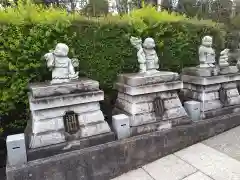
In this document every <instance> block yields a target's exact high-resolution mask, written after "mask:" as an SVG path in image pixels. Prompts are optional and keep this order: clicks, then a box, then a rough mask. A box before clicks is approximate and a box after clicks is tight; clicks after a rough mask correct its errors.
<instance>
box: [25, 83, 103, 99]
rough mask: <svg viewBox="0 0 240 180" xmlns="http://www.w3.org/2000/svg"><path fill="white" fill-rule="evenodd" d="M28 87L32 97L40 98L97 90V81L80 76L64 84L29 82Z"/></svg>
mask: <svg viewBox="0 0 240 180" xmlns="http://www.w3.org/2000/svg"><path fill="white" fill-rule="evenodd" d="M29 89H30V92H31V94H32V96H33V97H34V98H40V97H48V96H59V95H64V94H73V93H81V92H89V91H95V90H99V83H98V82H97V81H94V80H91V79H88V78H80V79H79V80H76V81H72V82H69V83H64V84H50V83H49V82H47V83H45V82H44V83H37V84H30V86H29Z"/></svg>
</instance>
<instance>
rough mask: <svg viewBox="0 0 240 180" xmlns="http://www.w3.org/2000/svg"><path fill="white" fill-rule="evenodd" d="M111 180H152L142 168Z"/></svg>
mask: <svg viewBox="0 0 240 180" xmlns="http://www.w3.org/2000/svg"><path fill="white" fill-rule="evenodd" d="M112 180H154V179H153V178H152V177H151V176H150V175H149V174H147V173H146V171H144V170H143V169H142V168H139V169H136V170H133V171H131V172H128V173H126V174H123V175H121V176H119V177H116V178H114V179H112Z"/></svg>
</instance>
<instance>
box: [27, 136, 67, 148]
mask: <svg viewBox="0 0 240 180" xmlns="http://www.w3.org/2000/svg"><path fill="white" fill-rule="evenodd" d="M29 138H30V143H29V148H30V149H33V148H38V147H44V146H49V145H53V144H58V143H62V142H65V136H64V135H63V133H61V132H51V133H48V134H38V135H35V134H32V135H31V136H30V137H29Z"/></svg>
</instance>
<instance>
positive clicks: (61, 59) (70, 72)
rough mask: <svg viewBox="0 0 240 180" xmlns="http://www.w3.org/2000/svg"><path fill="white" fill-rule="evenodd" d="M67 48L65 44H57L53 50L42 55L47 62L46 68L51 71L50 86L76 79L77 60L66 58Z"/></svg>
mask: <svg viewBox="0 0 240 180" xmlns="http://www.w3.org/2000/svg"><path fill="white" fill-rule="evenodd" d="M68 52H69V48H68V46H67V45H66V44H63V43H58V44H57V46H56V48H55V50H53V51H50V52H49V53H47V54H45V55H44V58H45V59H46V61H47V67H48V68H49V69H50V70H51V71H52V81H51V84H59V83H65V82H69V81H71V80H75V79H78V72H75V70H74V67H77V66H78V65H79V64H78V60H77V59H69V58H68Z"/></svg>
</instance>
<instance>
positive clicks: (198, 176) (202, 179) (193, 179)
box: [182, 171, 214, 180]
mask: <svg viewBox="0 0 240 180" xmlns="http://www.w3.org/2000/svg"><path fill="white" fill-rule="evenodd" d="M182 180H214V179H212V178H210V177H209V176H207V175H205V174H203V173H202V172H200V171H198V172H196V173H194V174H192V175H190V176H188V177H186V178H184V179H182Z"/></svg>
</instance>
